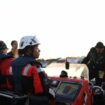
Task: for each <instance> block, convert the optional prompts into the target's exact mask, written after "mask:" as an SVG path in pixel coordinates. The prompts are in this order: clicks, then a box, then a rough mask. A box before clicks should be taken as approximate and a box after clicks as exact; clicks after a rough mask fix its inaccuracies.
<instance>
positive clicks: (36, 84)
mask: <svg viewBox="0 0 105 105" xmlns="http://www.w3.org/2000/svg"><path fill="white" fill-rule="evenodd" d="M27 65H29V66H27ZM11 67H12V72H13V79H14V84H15V90H16V91H18V92H24V90H33V93H32V94H38V92H39V94H44V95H47V94H48V89H47V78H46V77H45V74H44V72H42V71H41V70H40V67H41V64H40V63H39V62H37V61H36V60H35V59H34V58H32V57H29V56H24V57H19V58H17V59H16V60H14V62H12V64H11ZM23 80H24V81H23ZM28 81H30V82H28ZM27 82H28V83H29V84H30V83H32V84H30V85H29V84H28V83H27ZM23 84H24V85H27V86H23ZM29 86H32V87H30V88H31V89H28V88H27V87H29ZM26 88H27V89H26ZM25 93H26V92H25Z"/></svg>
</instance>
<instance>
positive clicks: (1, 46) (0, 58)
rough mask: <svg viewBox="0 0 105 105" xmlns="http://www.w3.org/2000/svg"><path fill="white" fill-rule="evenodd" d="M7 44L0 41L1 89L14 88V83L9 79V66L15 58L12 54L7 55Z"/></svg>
mask: <svg viewBox="0 0 105 105" xmlns="http://www.w3.org/2000/svg"><path fill="white" fill-rule="evenodd" d="M7 51H8V48H7V45H6V44H5V43H4V42H3V41H0V89H1V90H12V89H13V87H12V84H11V83H10V81H9V78H8V75H9V67H10V63H11V62H12V61H13V60H14V58H13V57H12V56H11V55H7Z"/></svg>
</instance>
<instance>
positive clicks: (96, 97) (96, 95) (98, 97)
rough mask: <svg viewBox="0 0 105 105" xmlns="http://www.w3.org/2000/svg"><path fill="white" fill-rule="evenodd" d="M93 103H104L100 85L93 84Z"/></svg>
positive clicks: (99, 104) (103, 104) (96, 104)
mask: <svg viewBox="0 0 105 105" xmlns="http://www.w3.org/2000/svg"><path fill="white" fill-rule="evenodd" d="M92 93H93V105H105V102H104V90H103V89H102V87H100V86H93V89H92Z"/></svg>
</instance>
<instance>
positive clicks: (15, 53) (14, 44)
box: [8, 40, 18, 58]
mask: <svg viewBox="0 0 105 105" xmlns="http://www.w3.org/2000/svg"><path fill="white" fill-rule="evenodd" d="M11 47H12V48H11V51H10V52H8V54H9V55H12V56H13V57H15V58H17V57H18V42H17V41H16V40H12V41H11Z"/></svg>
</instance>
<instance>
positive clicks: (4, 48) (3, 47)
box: [0, 40, 8, 54]
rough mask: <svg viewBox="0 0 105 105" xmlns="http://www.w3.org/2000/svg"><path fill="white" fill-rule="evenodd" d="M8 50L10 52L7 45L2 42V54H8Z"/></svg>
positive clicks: (0, 43)
mask: <svg viewBox="0 0 105 105" xmlns="http://www.w3.org/2000/svg"><path fill="white" fill-rule="evenodd" d="M7 50H8V48H7V45H6V44H5V43H4V42H3V41H1V40H0V53H2V54H7Z"/></svg>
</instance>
